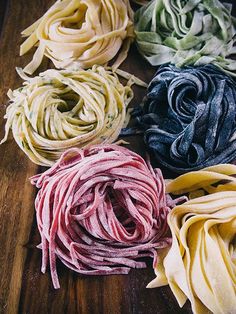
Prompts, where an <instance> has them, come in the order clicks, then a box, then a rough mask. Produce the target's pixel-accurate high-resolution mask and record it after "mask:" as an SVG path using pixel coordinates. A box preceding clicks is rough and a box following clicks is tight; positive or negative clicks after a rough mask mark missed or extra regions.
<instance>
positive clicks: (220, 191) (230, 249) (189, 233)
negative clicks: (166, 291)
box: [148, 165, 236, 314]
mask: <svg viewBox="0 0 236 314" xmlns="http://www.w3.org/2000/svg"><path fill="white" fill-rule="evenodd" d="M235 175H236V166H234V165H217V166H214V167H209V168H206V169H204V170H202V171H197V172H190V173H188V174H185V175H183V176H180V177H179V178H177V179H176V180H173V181H172V182H170V183H169V184H168V186H167V190H168V192H170V193H173V194H179V193H190V194H191V197H192V198H193V199H192V200H190V201H188V202H186V203H184V204H182V205H179V206H176V207H175V208H174V209H173V210H172V211H171V212H170V214H169V216H168V224H169V226H170V229H171V233H172V237H173V242H172V246H171V248H170V249H167V250H165V251H162V252H160V264H158V265H157V268H156V269H155V273H156V275H157V277H156V279H154V280H153V281H152V282H151V283H150V284H149V285H148V287H149V288H153V287H159V286H162V285H166V284H169V285H170V287H171V289H172V291H173V293H174V295H175V297H176V299H177V301H178V303H179V305H180V306H183V304H184V303H185V301H186V300H187V298H188V299H189V300H190V302H191V305H192V309H193V312H194V313H196V314H205V313H210V312H212V313H224V314H232V313H235V309H236V178H235ZM206 193H210V194H208V195H204V194H206ZM211 193H213V194H211ZM198 195H203V196H200V197H197V198H194V197H196V196H198Z"/></svg>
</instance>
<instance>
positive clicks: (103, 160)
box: [31, 144, 174, 288]
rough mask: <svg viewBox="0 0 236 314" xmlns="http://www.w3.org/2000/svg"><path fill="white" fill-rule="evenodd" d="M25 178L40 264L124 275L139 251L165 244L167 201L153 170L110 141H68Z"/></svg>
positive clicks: (152, 251)
mask: <svg viewBox="0 0 236 314" xmlns="http://www.w3.org/2000/svg"><path fill="white" fill-rule="evenodd" d="M31 182H32V183H33V184H35V185H36V186H37V187H38V188H39V192H38V194H37V197H36V201H35V208H36V213H37V224H38V229H39V232H40V235H41V245H40V248H41V249H42V254H43V256H42V271H43V272H45V271H46V266H47V263H48V260H49V262H50V269H51V276H52V281H53V285H54V287H55V288H59V287H60V285H59V281H58V275H57V270H56V259H59V260H60V261H61V262H62V263H63V264H65V265H66V266H67V267H69V268H70V269H72V270H74V271H76V272H78V273H80V274H86V275H108V274H127V273H128V272H129V270H130V268H144V267H146V263H145V262H144V261H141V260H140V258H142V257H152V258H153V263H154V265H155V264H156V259H157V253H156V248H163V247H166V246H167V245H168V244H169V243H170V238H169V237H168V236H167V231H168V227H167V221H166V217H167V214H168V212H169V211H170V207H169V206H170V205H171V206H172V205H173V204H174V202H173V200H171V199H170V197H168V195H166V194H165V185H164V180H163V177H162V174H161V171H160V170H159V169H155V170H154V169H153V168H152V167H151V165H150V163H149V162H148V163H146V162H145V161H144V160H143V159H142V158H141V157H140V156H139V155H137V154H136V153H134V152H132V151H130V150H128V149H126V148H124V147H121V146H117V145H114V144H113V145H97V146H90V147H89V148H86V149H78V148H71V149H69V150H67V151H66V152H65V153H64V154H63V155H62V156H61V158H60V160H59V161H58V162H57V163H56V164H55V165H54V166H53V167H52V168H50V169H48V170H47V171H46V172H44V173H42V174H39V175H36V176H35V177H33V178H32V180H31Z"/></svg>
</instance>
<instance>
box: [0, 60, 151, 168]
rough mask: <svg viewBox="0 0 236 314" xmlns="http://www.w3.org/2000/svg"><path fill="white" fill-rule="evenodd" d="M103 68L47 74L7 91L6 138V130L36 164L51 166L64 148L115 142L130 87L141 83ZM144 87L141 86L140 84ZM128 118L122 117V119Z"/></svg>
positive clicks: (130, 97)
mask: <svg viewBox="0 0 236 314" xmlns="http://www.w3.org/2000/svg"><path fill="white" fill-rule="evenodd" d="M117 73H119V74H120V75H122V76H124V77H126V78H128V77H130V79H129V81H128V83H127V85H126V86H124V85H122V84H121V83H120V81H119V78H118V76H117V74H116V73H114V72H113V71H112V70H111V69H109V68H107V69H105V68H103V67H102V66H94V67H93V68H92V69H89V70H81V71H74V72H72V71H67V70H61V71H59V70H47V71H45V72H43V73H41V74H40V75H39V76H36V77H33V78H29V77H27V76H26V75H24V73H23V72H22V70H21V71H20V75H21V76H22V78H24V79H25V82H24V84H23V86H22V87H20V88H18V89H16V90H14V91H11V90H10V91H9V92H8V96H9V98H10V104H9V106H8V107H7V110H6V115H5V119H6V120H7V122H6V125H5V131H6V133H5V137H4V139H3V140H2V142H1V143H3V142H5V141H6V140H7V137H8V134H9V131H10V129H11V130H12V134H13V137H14V139H15V141H16V143H17V144H18V146H19V147H20V148H21V149H22V150H23V151H24V152H25V154H26V155H27V156H28V157H29V158H30V159H31V160H32V161H33V162H34V163H36V164H38V165H43V166H51V165H52V164H53V163H54V162H55V161H56V160H57V159H58V158H59V157H60V155H61V154H62V152H64V151H65V150H66V149H68V148H70V147H73V146H76V147H85V146H87V145H92V144H98V143H112V142H114V141H115V140H116V139H117V137H118V136H119V133H120V131H121V129H122V128H123V127H125V126H126V124H127V123H128V121H129V114H128V113H127V106H128V104H129V102H130V101H131V99H132V98H133V92H132V89H131V87H130V86H131V85H132V84H133V82H134V81H135V82H137V83H139V84H142V82H140V81H139V80H137V79H135V78H133V77H132V76H130V75H129V74H127V73H126V72H124V71H121V70H117ZM143 85H144V86H145V84H143ZM126 113H127V114H126Z"/></svg>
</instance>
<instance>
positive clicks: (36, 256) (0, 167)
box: [0, 0, 192, 314]
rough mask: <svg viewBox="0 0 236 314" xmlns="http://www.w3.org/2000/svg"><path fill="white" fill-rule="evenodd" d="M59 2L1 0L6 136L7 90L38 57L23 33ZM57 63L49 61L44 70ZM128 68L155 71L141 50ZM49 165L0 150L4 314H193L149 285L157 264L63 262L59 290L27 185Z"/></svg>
mask: <svg viewBox="0 0 236 314" xmlns="http://www.w3.org/2000/svg"><path fill="white" fill-rule="evenodd" d="M53 2H54V1H53V0H28V1H26V0H5V1H4V0H0V65H1V72H0V103H1V106H0V138H2V137H3V135H4V125H5V121H4V120H3V116H4V113H5V109H6V105H7V101H8V100H7V96H6V93H7V91H8V89H9V88H12V89H13V88H16V87H18V86H19V85H20V84H21V79H20V78H19V77H18V76H17V73H16V72H15V67H16V66H20V67H23V66H24V65H26V64H27V63H28V62H29V60H31V57H32V52H30V53H29V54H27V55H26V56H24V57H19V46H20V44H21V42H22V38H21V36H20V32H21V30H23V29H25V28H26V27H27V26H29V25H30V24H31V23H32V22H34V21H35V20H36V19H37V18H39V17H40V16H41V15H42V14H43V13H44V12H45V11H46V9H47V8H48V7H49V6H50V5H51V4H52V3H53ZM51 66H52V65H51V64H50V63H49V62H48V61H47V60H45V61H44V64H43V65H42V66H41V67H40V71H43V70H45V69H46V68H47V67H51ZM122 68H123V69H125V70H127V71H129V72H130V73H133V74H135V75H137V76H138V77H140V78H142V79H143V80H145V81H146V82H149V81H150V79H151V78H152V76H153V74H154V72H155V69H153V68H152V67H150V66H149V65H148V64H147V63H146V62H145V61H143V60H142V58H141V57H140V56H139V55H138V53H137V51H136V49H135V47H133V48H132V49H131V51H130V55H129V58H128V59H127V60H126V62H125V64H123V66H122ZM134 90H135V94H136V96H135V99H134V101H133V105H134V104H137V103H139V102H140V101H141V99H142V97H143V95H144V92H145V90H143V89H140V88H137V87H135V89H134ZM129 141H130V145H129V148H131V149H132V150H134V151H136V152H138V153H141V154H143V152H144V145H143V142H142V138H141V137H135V138H132V137H131V138H129ZM43 170H44V169H42V168H41V169H40V167H38V166H36V165H34V164H33V163H32V162H31V161H30V160H28V158H27V157H26V156H25V155H24V154H23V153H22V152H21V150H20V149H19V148H18V146H17V145H16V144H15V142H14V140H13V139H12V137H10V138H9V140H8V142H7V143H5V144H3V145H2V146H1V147H0V313H25V314H26V313H27V314H36V313H44V314H46V313H56V314H60V313H96V314H97V313H104V314H108V313H109V314H116V313H117V314H118V313H124V314H129V313H135V314H138V313H140V314H141V313H142V314H148V313H160V314H167V313H183V314H184V313H186V314H187V313H192V312H191V307H190V305H189V304H186V305H185V307H184V308H183V309H180V308H179V307H178V305H177V302H176V301H175V298H174V297H173V295H172V293H171V291H170V289H169V288H168V287H164V288H161V289H152V290H150V289H146V288H145V287H146V285H147V283H149V281H150V280H151V279H153V278H154V272H153V269H152V267H151V262H150V263H149V266H148V268H147V269H145V270H131V271H130V273H129V274H128V275H119V276H117V275H116V276H97V277H96V276H80V275H78V274H76V273H74V272H72V271H70V270H68V269H66V267H64V266H63V265H62V264H60V263H58V273H59V277H60V284H61V289H60V290H54V289H53V287H52V282H51V278H50V274H49V272H47V273H46V274H45V275H43V274H42V273H41V272H40V267H41V251H40V250H39V249H37V248H36V245H37V244H38V243H39V234H38V230H37V226H36V221H35V212H34V198H35V195H36V190H35V188H34V187H33V186H31V184H30V182H29V177H31V176H32V175H34V174H36V173H37V172H39V171H43Z"/></svg>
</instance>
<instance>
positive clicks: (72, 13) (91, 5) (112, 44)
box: [20, 0, 134, 74]
mask: <svg viewBox="0 0 236 314" xmlns="http://www.w3.org/2000/svg"><path fill="white" fill-rule="evenodd" d="M132 20H133V11H132V9H131V8H130V5H129V0H115V1H114V0H101V1H95V0H61V1H60V0H58V1H56V3H55V4H54V5H53V6H52V7H51V8H50V9H48V11H47V12H46V13H45V14H44V16H43V17H41V18H40V19H39V20H38V21H36V22H35V23H34V24H32V25H31V26H30V27H28V28H27V29H25V30H24V31H23V32H22V35H23V36H25V37H28V38H27V39H26V40H25V41H24V43H23V44H22V45H21V47H20V55H21V56H22V55H24V54H25V53H26V52H28V51H29V50H30V49H31V48H32V47H34V46H38V48H37V50H36V52H35V54H34V57H33V59H32V61H31V62H30V63H29V64H28V65H27V66H26V67H25V68H24V71H25V72H26V73H28V74H32V73H33V72H34V71H35V70H36V69H37V68H38V67H39V65H40V64H41V62H42V59H43V56H44V55H45V56H46V57H48V58H49V59H51V61H52V62H53V64H54V65H55V67H56V68H58V69H61V68H67V69H70V70H77V69H81V68H90V67H92V66H93V65H94V64H99V65H105V64H106V63H107V62H109V61H111V60H112V59H113V58H114V57H115V56H117V54H118V52H119V51H120V53H119V56H118V58H117V60H116V62H115V63H114V65H113V67H114V69H116V68H118V66H119V65H120V64H121V63H122V62H123V61H124V60H125V58H126V57H127V53H128V51H129V47H130V44H131V42H132V41H133V38H134V31H133V22H132Z"/></svg>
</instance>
